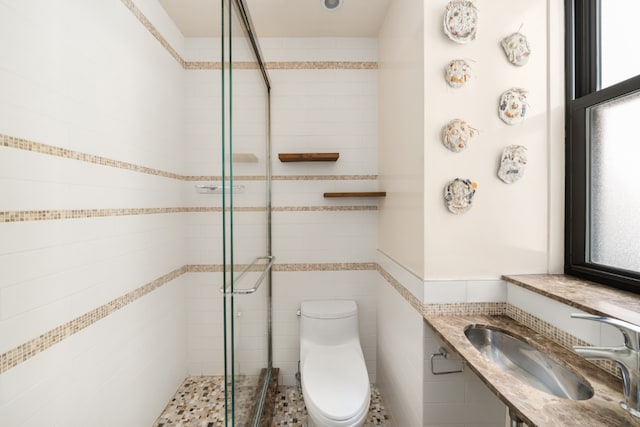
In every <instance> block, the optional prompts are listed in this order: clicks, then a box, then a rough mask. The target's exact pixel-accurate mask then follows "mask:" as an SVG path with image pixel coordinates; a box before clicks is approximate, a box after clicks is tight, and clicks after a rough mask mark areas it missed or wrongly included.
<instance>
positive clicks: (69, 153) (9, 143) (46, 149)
mask: <svg viewBox="0 0 640 427" xmlns="http://www.w3.org/2000/svg"><path fill="white" fill-rule="evenodd" d="M0 147H7V148H14V149H17V150H24V151H31V152H34V153H38V154H45V155H48V156H55V157H61V158H64V159H71V160H77V161H81V162H86V163H92V164H96V165H101V166H108V167H112V168H117V169H124V170H128V171H133V172H139V173H145V174H148V175H157V176H162V177H165V178H172V179H177V180H180V181H222V180H223V178H222V176H220V175H181V174H177V173H173V172H167V171H163V170H160V169H154V168H149V167H146V166H140V165H135V164H133V163H127V162H121V161H119V160H113V159H108V158H106V157H101V156H94V155H93V154H88V153H82V152H80V151H74V150H70V149H68V148H61V147H56V146H53V145H47V144H43V143H40V142H35V141H29V140H27V139H22V138H16V137H14V136H9V135H4V134H0ZM233 179H234V180H235V181H264V180H266V179H267V178H266V177H265V176H261V175H237V176H234V177H233ZM376 179H378V175H276V176H272V177H271V180H273V181H316V180H317V181H352V180H353V181H366V180H376Z"/></svg>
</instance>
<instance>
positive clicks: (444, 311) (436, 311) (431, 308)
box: [422, 302, 507, 316]
mask: <svg viewBox="0 0 640 427" xmlns="http://www.w3.org/2000/svg"><path fill="white" fill-rule="evenodd" d="M506 305H507V303H506V302H461V303H453V304H424V305H423V307H422V314H423V315H424V316H463V315H487V316H501V315H504V314H505V311H506Z"/></svg>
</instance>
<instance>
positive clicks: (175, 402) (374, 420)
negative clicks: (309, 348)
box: [154, 376, 392, 427]
mask: <svg viewBox="0 0 640 427" xmlns="http://www.w3.org/2000/svg"><path fill="white" fill-rule="evenodd" d="M255 382H256V380H254V379H251V377H247V378H241V379H240V381H237V382H236V425H238V426H242V427H244V426H245V425H246V424H247V421H248V417H249V416H250V413H249V412H250V411H249V409H251V408H252V405H253V401H252V400H253V392H254V390H255V386H256V384H255ZM243 408H246V409H245V410H244V411H243V410H242V409H243ZM306 419H307V410H306V408H305V406H304V401H303V399H302V396H301V394H300V392H299V391H298V388H297V387H295V386H280V387H278V394H277V395H276V403H275V408H274V415H273V421H272V423H271V425H272V426H288V427H304V426H305V425H306ZM391 425H392V424H391V421H390V420H389V417H388V415H387V413H386V411H385V410H384V405H383V403H382V396H381V395H380V392H379V391H378V389H377V388H376V387H375V386H372V387H371V404H370V406H369V414H368V415H367V420H366V422H365V426H366V427H370V426H384V427H390V426H391ZM219 426H224V377H221V376H213V377H211V376H203V377H188V378H187V379H185V380H184V382H183V383H182V385H181V386H180V388H179V389H178V391H177V392H176V394H175V395H174V397H173V399H171V401H170V402H169V404H168V405H167V407H166V408H165V410H164V412H163V413H162V414H161V415H160V417H158V419H157V420H156V422H155V423H154V427H219Z"/></svg>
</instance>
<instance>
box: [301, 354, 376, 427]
mask: <svg viewBox="0 0 640 427" xmlns="http://www.w3.org/2000/svg"><path fill="white" fill-rule="evenodd" d="M300 370H301V377H302V393H303V396H304V401H305V405H306V406H307V411H308V412H309V415H311V416H312V418H315V419H317V420H318V421H322V422H323V424H325V425H330V426H352V425H358V423H359V422H361V421H362V420H364V418H365V417H366V415H367V412H368V409H369V400H370V397H371V390H370V387H369V376H368V374H367V369H366V366H365V362H364V359H363V357H362V350H361V349H360V346H359V345H357V344H353V345H348V344H347V345H340V346H326V347H314V348H313V349H312V350H310V351H309V353H307V356H306V357H305V360H304V361H302V363H301V367H300Z"/></svg>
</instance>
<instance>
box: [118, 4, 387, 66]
mask: <svg viewBox="0 0 640 427" xmlns="http://www.w3.org/2000/svg"><path fill="white" fill-rule="evenodd" d="M121 1H122V3H123V4H124V5H125V7H126V8H127V9H129V10H130V11H131V13H133V15H134V16H135V17H136V18H137V19H138V21H140V23H141V24H142V25H143V26H144V27H145V28H146V29H147V31H149V33H151V35H152V36H153V37H154V38H155V39H156V40H158V42H159V43H160V44H161V45H162V47H164V48H165V49H166V50H167V52H168V53H169V54H170V55H171V56H172V57H173V58H174V59H175V60H176V62H177V63H178V64H179V65H180V66H181V67H182V68H184V69H185V70H220V69H222V64H221V63H220V62H215V61H186V60H185V59H184V58H183V57H182V56H181V55H180V54H179V53H178V52H177V51H176V50H175V49H174V48H173V46H171V43H169V41H168V40H167V39H165V38H164V36H163V35H162V34H160V31H158V29H157V28H156V27H155V26H154V25H153V24H152V23H151V21H149V19H148V18H147V17H146V16H145V15H144V14H143V13H142V11H141V10H140V9H138V7H137V6H136V5H135V4H134V2H133V1H132V0H121ZM232 66H233V68H235V69H236V70H250V69H257V65H256V64H255V63H254V62H244V61H238V62H233V63H232ZM265 67H266V68H267V69H270V70H376V69H378V63H377V62H375V61H279V62H266V63H265Z"/></svg>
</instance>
